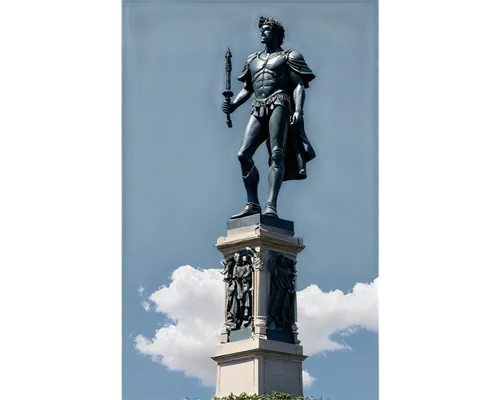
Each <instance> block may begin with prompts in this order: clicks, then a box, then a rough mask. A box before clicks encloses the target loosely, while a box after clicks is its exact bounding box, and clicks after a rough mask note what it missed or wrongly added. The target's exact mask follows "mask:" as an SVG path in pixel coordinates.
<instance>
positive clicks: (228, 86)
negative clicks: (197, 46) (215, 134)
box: [222, 47, 233, 128]
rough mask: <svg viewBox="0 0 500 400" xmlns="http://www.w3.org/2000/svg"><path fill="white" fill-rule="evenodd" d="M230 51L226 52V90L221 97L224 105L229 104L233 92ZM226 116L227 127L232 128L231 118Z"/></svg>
mask: <svg viewBox="0 0 500 400" xmlns="http://www.w3.org/2000/svg"><path fill="white" fill-rule="evenodd" d="M231 57H232V55H231V50H230V49H229V47H228V48H227V52H226V90H225V91H224V93H222V95H223V96H224V97H225V98H226V103H227V104H230V103H231V97H232V96H233V92H232V91H231ZM226 116H227V121H226V123H227V127H228V128H232V127H233V122H232V121H231V117H230V116H229V114H226Z"/></svg>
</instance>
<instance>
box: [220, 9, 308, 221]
mask: <svg viewBox="0 0 500 400" xmlns="http://www.w3.org/2000/svg"><path fill="white" fill-rule="evenodd" d="M259 28H260V34H261V42H262V43H264V44H265V48H264V50H262V51H259V52H256V53H253V54H250V56H248V58H247V60H246V63H245V66H244V68H243V72H242V73H241V75H240V76H239V77H238V80H239V81H241V82H243V83H244V87H243V89H242V90H241V92H240V93H239V94H238V95H237V96H236V98H235V99H234V101H233V102H230V101H229V100H228V94H230V95H232V93H231V92H230V91H229V90H228V89H230V86H229V87H226V89H227V90H226V92H224V95H225V97H226V101H225V102H224V103H223V104H222V110H223V111H224V113H226V114H227V115H229V114H231V113H232V112H234V110H236V109H237V108H238V107H239V106H241V105H242V104H243V103H245V102H246V101H247V100H248V99H249V98H250V97H251V96H252V93H253V99H252V111H251V116H250V121H249V122H248V125H247V127H246V130H245V135H244V137H243V144H242V146H241V149H240V151H239V153H238V159H239V161H240V164H241V172H242V175H243V182H244V185H245V189H246V192H247V203H246V205H245V207H244V209H243V211H241V212H240V213H238V214H236V215H233V216H232V217H231V218H240V217H245V216H247V215H253V214H259V213H260V212H261V207H260V204H259V198H258V194H257V187H258V183H259V172H258V170H257V168H256V167H255V164H254V161H253V159H252V157H253V155H254V154H255V151H256V150H257V148H258V147H259V146H260V145H261V144H262V143H263V142H264V141H265V142H266V145H267V149H268V152H269V198H268V200H267V203H266V207H265V209H264V214H266V215H270V216H274V217H278V212H277V200H278V193H279V190H280V188H281V184H282V182H283V181H286V180H296V179H305V178H306V177H307V173H306V163H307V162H309V161H310V160H312V159H313V158H314V157H315V152H314V150H313V148H312V146H311V144H310V142H309V140H308V139H307V136H306V134H305V131H304V119H303V114H304V113H303V107H304V101H305V91H304V89H305V88H307V87H309V82H310V81H311V80H313V79H314V77H315V76H314V74H313V73H312V71H311V70H310V69H309V67H308V66H307V64H306V62H305V61H304V58H303V57H302V55H301V54H300V53H299V52H297V51H293V50H290V49H287V50H283V49H282V48H281V45H282V43H283V39H284V38H285V30H284V28H283V26H282V25H281V24H280V23H279V22H278V21H277V20H276V19H274V18H267V17H261V18H260V20H259ZM228 53H229V57H230V52H228ZM228 126H231V125H230V119H229V118H228Z"/></svg>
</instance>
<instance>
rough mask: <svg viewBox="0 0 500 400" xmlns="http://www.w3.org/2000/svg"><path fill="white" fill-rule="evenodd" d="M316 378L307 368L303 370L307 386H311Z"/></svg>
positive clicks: (305, 385)
mask: <svg viewBox="0 0 500 400" xmlns="http://www.w3.org/2000/svg"><path fill="white" fill-rule="evenodd" d="M315 380H316V378H313V377H312V376H311V374H309V372H307V371H306V370H303V371H302V383H303V385H304V387H305V388H308V387H311V385H312V384H313V383H314V381H315Z"/></svg>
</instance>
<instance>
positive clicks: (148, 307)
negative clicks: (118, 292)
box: [141, 301, 151, 311]
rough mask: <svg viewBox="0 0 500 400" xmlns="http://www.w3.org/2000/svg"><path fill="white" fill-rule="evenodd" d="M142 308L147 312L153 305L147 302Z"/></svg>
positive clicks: (142, 303) (142, 304) (143, 302)
mask: <svg viewBox="0 0 500 400" xmlns="http://www.w3.org/2000/svg"><path fill="white" fill-rule="evenodd" d="M141 306H142V307H143V308H144V309H145V310H146V311H149V310H150V309H151V304H150V303H149V302H147V301H142V302H141Z"/></svg>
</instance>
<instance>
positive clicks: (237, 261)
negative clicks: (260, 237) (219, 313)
mask: <svg viewBox="0 0 500 400" xmlns="http://www.w3.org/2000/svg"><path fill="white" fill-rule="evenodd" d="M256 257H257V258H258V256H257V255H256V253H255V252H253V251H252V250H243V251H239V252H237V253H234V254H233V255H232V256H230V257H228V258H226V259H225V260H223V261H222V262H221V263H222V265H223V266H224V270H223V271H222V272H221V273H222V274H223V275H224V282H226V283H227V297H226V314H227V318H226V326H227V330H228V331H235V330H238V329H240V328H246V327H248V326H250V325H251V323H252V321H253V287H252V280H253V272H254V263H255V262H256V260H255V258H256Z"/></svg>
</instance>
